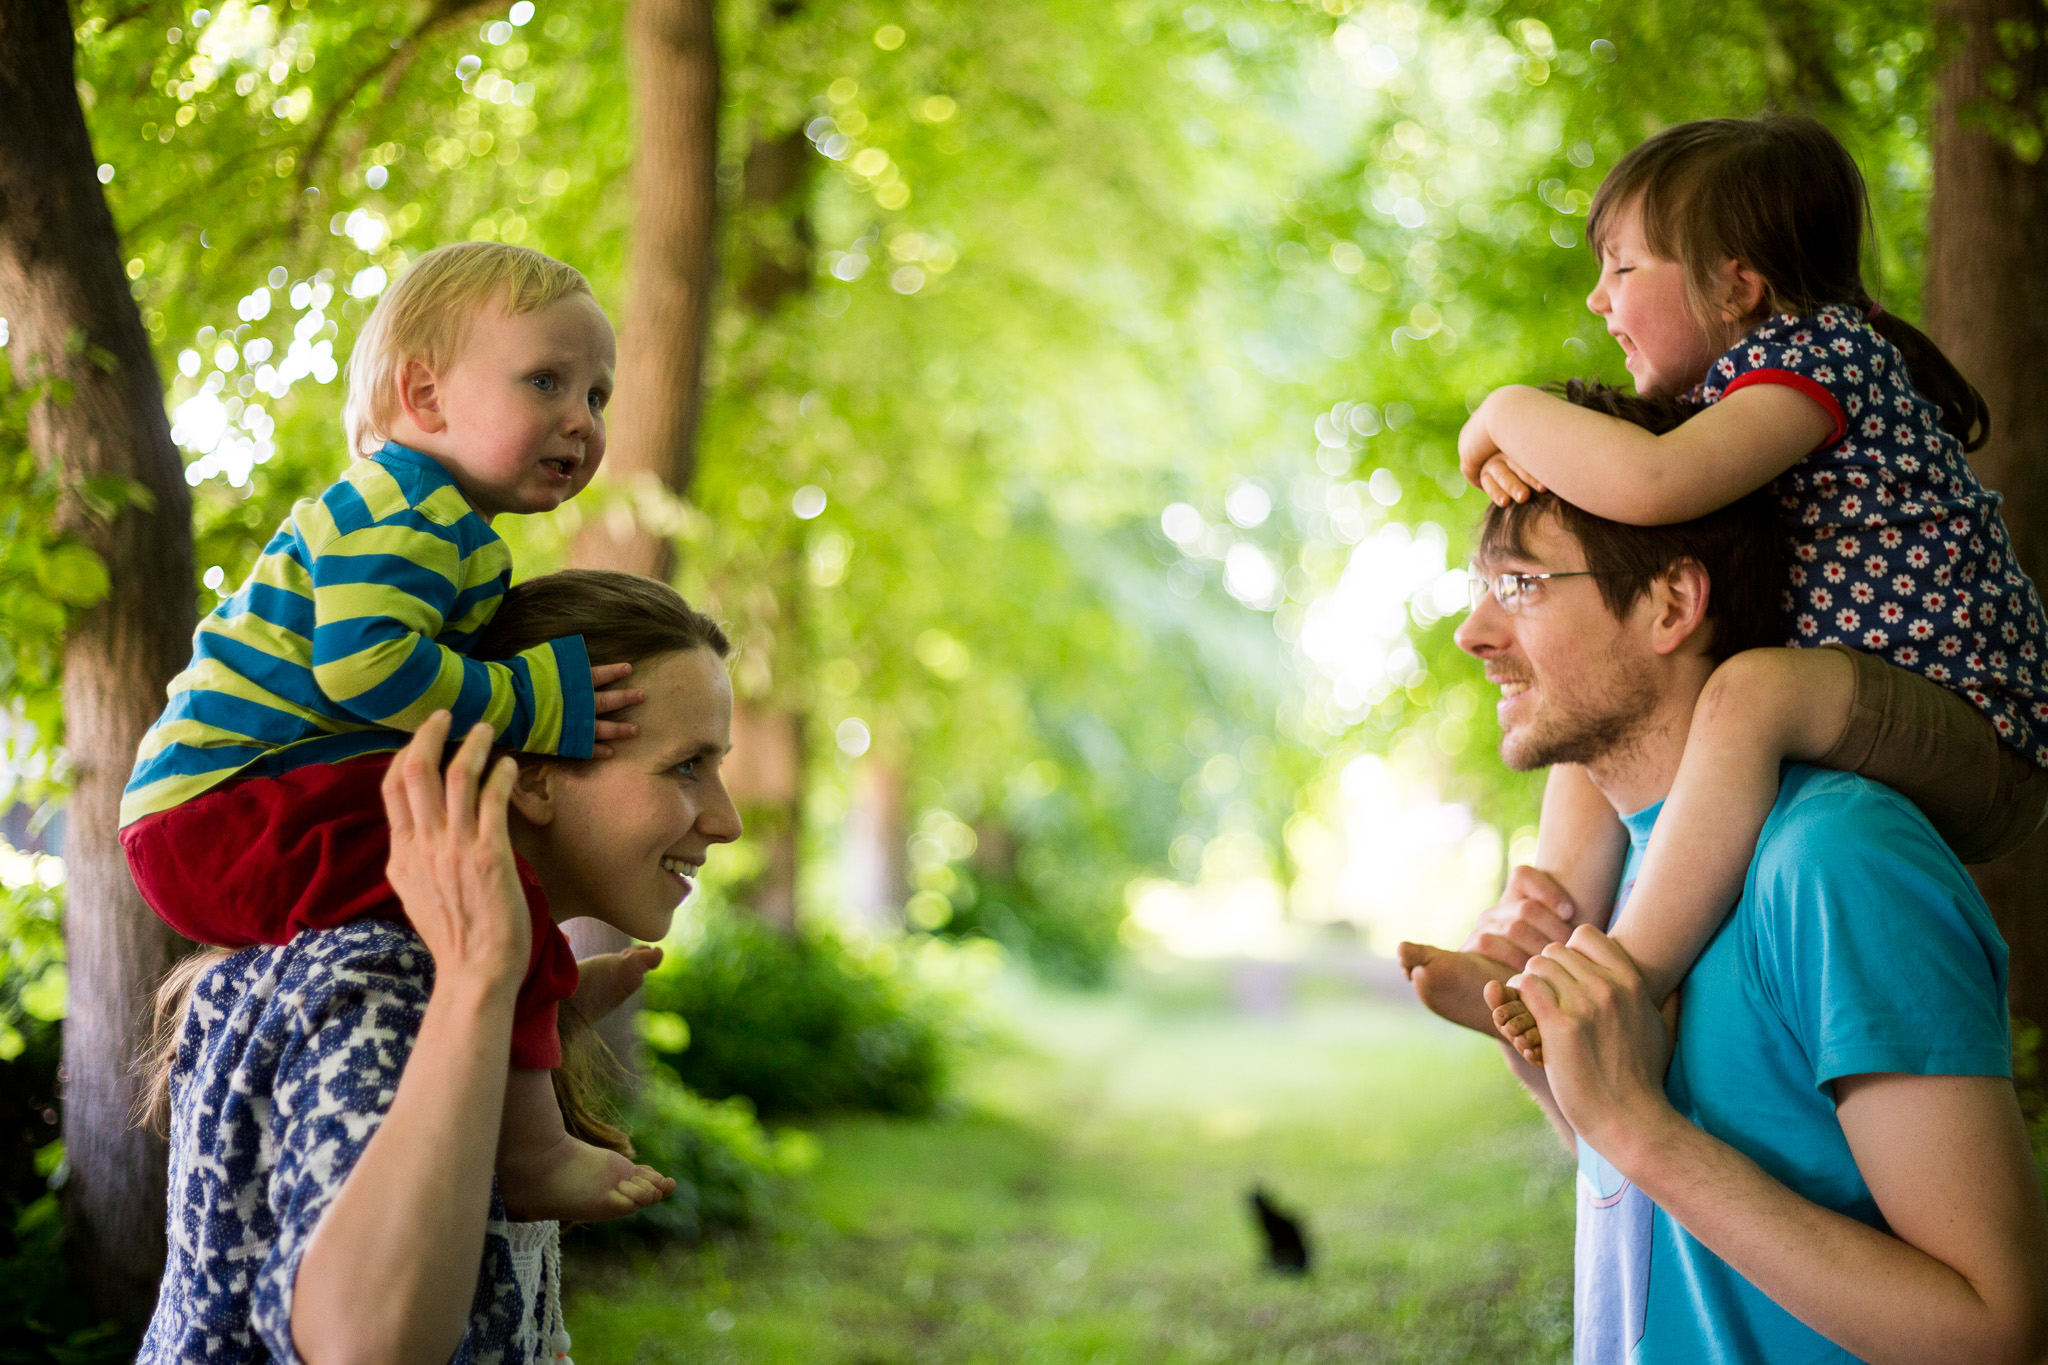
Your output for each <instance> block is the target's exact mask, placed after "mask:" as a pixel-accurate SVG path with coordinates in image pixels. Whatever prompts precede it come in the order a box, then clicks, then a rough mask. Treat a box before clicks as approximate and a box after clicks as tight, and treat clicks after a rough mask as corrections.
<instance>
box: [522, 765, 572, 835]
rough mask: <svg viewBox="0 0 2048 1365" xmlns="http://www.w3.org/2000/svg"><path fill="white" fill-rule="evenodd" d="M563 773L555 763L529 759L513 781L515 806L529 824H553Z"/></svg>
mask: <svg viewBox="0 0 2048 1365" xmlns="http://www.w3.org/2000/svg"><path fill="white" fill-rule="evenodd" d="M561 790H562V775H561V774H560V773H559V772H557V771H556V770H555V766H554V764H552V763H536V762H531V761H529V762H526V763H521V764H520V765H519V776H518V777H517V778H515V779H514V780H513V782H512V809H513V810H515V811H517V812H519V816H520V818H521V819H523V820H525V821H526V823H527V824H529V825H548V824H553V823H554V819H555V803H556V801H557V800H558V799H559V798H560V796H561Z"/></svg>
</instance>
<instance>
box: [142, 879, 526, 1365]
mask: <svg viewBox="0 0 2048 1365" xmlns="http://www.w3.org/2000/svg"><path fill="white" fill-rule="evenodd" d="M433 973H434V964H433V959H432V957H431V956H430V955H429V954H428V952H427V950H426V947H425V945H424V944H422V943H421V942H420V940H419V938H418V936H417V935H415V934H414V933H413V932H412V931H411V930H410V929H408V928H406V927H404V926H402V925H397V924H391V923H387V922H385V921H383V920H374V919H366V920H357V921H356V922H354V923H352V924H347V925H343V926H342V927H340V928H338V929H312V930H308V931H306V932H305V933H302V934H300V935H299V936H298V937H296V938H294V939H293V940H292V941H291V942H290V943H288V944H286V945H285V946H283V947H262V948H249V949H245V950H244V951H242V952H240V953H237V954H235V955H234V956H233V957H230V958H228V959H226V960H225V961H223V962H222V963H220V964H219V965H218V966H216V967H214V968H213V969H212V970H210V971H208V972H206V973H205V974H204V975H202V976H201V977H200V978H199V981H198V984H197V985H196V986H195V987H194V989H193V992H192V1001H191V1004H190V1006H189V1007H188V1008H187V1010H186V1012H185V1021H184V1024H183V1026H182V1028H181V1031H180V1035H179V1039H178V1057H177V1062H176V1066H175V1069H174V1071H173V1073H172V1083H171V1084H172V1088H171V1162H170V1200H169V1204H170V1246H169V1256H168V1257H167V1259H166V1263H165V1266H164V1278H163V1286H162V1288H161V1289H160V1290H159V1292H158V1296H157V1304H156V1313H155V1316H154V1317H153V1318H152V1319H151V1320H150V1324H149V1332H148V1335H147V1336H146V1337H145V1338H144V1340H143V1345H142V1353H141V1355H140V1356H139V1357H137V1360H138V1365H171V1362H178V1363H179V1365H186V1363H187V1362H193V1363H194V1365H198V1363H201V1362H203V1363H204V1365H218V1363H224V1362H235V1365H245V1363H252V1362H258V1361H281V1362H294V1363H295V1362H297V1361H298V1360H299V1356H298V1353H297V1352H296V1351H295V1350H294V1348H293V1345H292V1334H291V1315H292V1290H293V1282H294V1280H295V1279H296V1278H297V1276H298V1271H299V1262H300V1261H301V1260H302V1259H303V1258H304V1256H305V1253H306V1245H307V1243H308V1242H309V1241H310V1240H311V1238H312V1235H313V1230H314V1228H315V1227H316V1226H318V1224H319V1221H320V1216H321V1214H323V1213H324V1212H326V1210H327V1207H328V1205H330V1204H331V1203H333V1202H334V1197H335V1195H336V1194H338V1193H340V1191H341V1187H342V1183H343V1182H344V1181H346V1180H347V1179H348V1176H349V1172H350V1171H352V1170H353V1169H354V1168H355V1164H356V1162H357V1161H358V1160H360V1159H361V1157H362V1154H363V1149H364V1148H365V1147H367V1146H368V1145H369V1141H370V1137H371V1135H372V1134H374V1133H375V1132H376V1131H377V1127H378V1125H379V1124H380V1123H382V1122H383V1120H384V1115H385V1114H386V1113H387V1112H389V1110H390V1108H391V1102H392V1099H393V1097H394V1096H395V1094H396V1092H397V1089H398V1078H399V1075H400V1073H401V1072H402V1071H403V1070H404V1069H405V1062H406V1058H407V1057H409V1056H410V1055H411V1053H412V1046H413V1042H414V1040H415V1039H416V1038H417V1037H418V1036H419V1028H420V1019H421V1016H422V1015H423V1014H424V1013H425V1011H426V1007H427V996H428V994H429V992H430V991H431V990H432V987H433ZM533 1226H534V1225H531V1224H526V1225H513V1224H508V1223H507V1222H506V1221H505V1210H504V1206H503V1205H502V1204H501V1203H500V1202H499V1200H498V1196H497V1192H496V1190H495V1188H494V1189H493V1191H492V1194H491V1212H490V1221H489V1223H488V1225H487V1228H486V1232H485V1236H484V1254H483V1261H482V1264H481V1266H480V1267H479V1268H478V1273H477V1285H476V1296H475V1298H474V1299H473V1300H472V1302H471V1306H470V1319H469V1329H468V1331H467V1332H466V1333H465V1334H464V1336H463V1338H462V1342H461V1345H460V1346H459V1347H458V1348H457V1349H456V1352H455V1354H454V1356H453V1358H452V1365H518V1363H523V1362H529V1361H542V1360H551V1359H553V1358H554V1357H555V1355H556V1344H557V1343H556V1339H555V1333H554V1330H553V1329H554V1325H555V1324H554V1323H553V1322H552V1320H551V1315H552V1313H553V1312H554V1308H555V1304H556V1303H557V1302H558V1301H559V1295H560V1283H559V1280H556V1279H553V1278H552V1275H550V1277H549V1279H548V1280H546V1281H544V1282H542V1283H539V1284H537V1285H532V1286H531V1287H530V1288H528V1287H522V1285H521V1280H522V1278H524V1279H527V1280H528V1281H529V1282H530V1281H531V1276H524V1277H522V1276H521V1275H520V1274H519V1273H518V1270H519V1267H518V1266H517V1265H515V1255H514V1248H513V1238H514V1234H515V1233H517V1232H519V1231H522V1230H523V1229H525V1228H530V1227H533ZM366 1311H367V1309H366Z"/></svg>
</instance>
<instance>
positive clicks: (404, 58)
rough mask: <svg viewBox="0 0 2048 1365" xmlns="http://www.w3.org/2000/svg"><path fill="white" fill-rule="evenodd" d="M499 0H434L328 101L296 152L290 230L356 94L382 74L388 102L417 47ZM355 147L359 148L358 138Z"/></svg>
mask: <svg viewBox="0 0 2048 1365" xmlns="http://www.w3.org/2000/svg"><path fill="white" fill-rule="evenodd" d="M503 3H504V0H435V4H434V7H433V8H432V9H431V10H428V11H427V13H426V16H425V17H424V18H422V19H421V20H420V21H419V23H417V24H415V25H414V26H413V30H412V32H410V33H408V34H407V35H406V36H405V37H404V38H402V39H400V40H399V41H398V43H397V45H396V46H394V47H392V48H391V49H390V50H389V51H387V52H386V53H385V54H384V55H383V56H382V57H380V58H378V59H377V60H376V61H374V62H372V63H370V64H369V65H368V66H366V67H364V68H363V69H362V70H361V71H358V72H357V73H356V75H355V78H354V79H353V80H351V81H350V82H349V83H348V85H347V87H346V88H345V89H343V90H342V91H341V92H340V93H339V94H338V95H337V96H336V97H335V98H334V99H333V100H332V101H331V102H329V104H328V106H327V111H326V113H325V114H323V115H322V116H321V119H320V124H319V126H318V127H317V128H315V129H314V130H313V135H312V136H311V137H309V138H308V139H306V142H305V145H304V146H303V147H302V148H301V149H300V152H299V194H298V197H297V199H296V200H295V202H294V203H293V205H292V221H291V227H290V229H289V230H290V231H291V232H296V231H297V230H298V227H299V223H300V221H301V220H302V218H303V217H304V215H305V192H306V190H307V189H309V188H311V186H312V184H313V170H314V167H315V166H316V165H318V163H319V161H320V159H321V157H322V156H324V155H325V153H326V151H327V144H328V142H329V141H330V140H331V139H332V138H333V136H334V132H335V128H336V127H337V126H338V125H339V124H340V122H341V119H342V116H343V115H344V114H346V113H347V112H348V111H349V108H350V106H352V105H353V104H354V103H355V101H356V97H357V96H358V95H360V94H362V93H363V89H364V87H366V86H368V85H369V84H370V82H371V81H374V80H377V79H378V78H379V77H382V78H383V86H382V88H381V89H380V90H379V91H378V101H379V103H382V102H385V101H388V100H389V99H390V98H391V96H392V95H393V94H394V93H395V92H396V91H397V89H398V83H399V82H400V81H402V80H403V79H405V73H406V72H407V71H408V70H410V69H411V67H412V64H413V62H414V60H416V59H417V58H418V56H419V50H420V46H421V45H422V44H423V43H425V42H426V41H427V39H429V38H431V37H433V36H434V35H435V34H436V33H438V32H440V31H441V30H442V29H444V28H446V27H448V26H449V25H451V24H454V23H457V22H459V21H461V20H463V19H467V18H469V17H470V16H472V15H475V14H478V13H481V12H482V11H485V10H490V9H496V8H498V7H499V6H500V5H501V4H503ZM357 146H358V147H359V148H360V146H361V143H360V141H359V142H358V144H357Z"/></svg>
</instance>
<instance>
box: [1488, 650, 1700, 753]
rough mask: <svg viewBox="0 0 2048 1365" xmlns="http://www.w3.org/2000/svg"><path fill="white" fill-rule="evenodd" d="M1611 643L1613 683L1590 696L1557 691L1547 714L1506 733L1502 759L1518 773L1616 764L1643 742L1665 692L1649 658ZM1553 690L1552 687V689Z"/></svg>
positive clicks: (1608, 665)
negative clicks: (1563, 766)
mask: <svg viewBox="0 0 2048 1365" xmlns="http://www.w3.org/2000/svg"><path fill="white" fill-rule="evenodd" d="M1621 644H1622V641H1621V640H1616V641H1615V642H1614V643H1613V644H1612V645H1610V646H1609V648H1608V652H1607V658H1606V660H1605V666H1604V667H1603V668H1602V670H1601V672H1602V674H1603V675H1604V677H1605V678H1606V680H1607V685H1606V686H1605V687H1603V688H1601V690H1600V691H1599V692H1598V693H1597V694H1590V693H1588V692H1587V691H1586V690H1585V689H1583V688H1576V689H1572V690H1570V691H1569V692H1563V693H1558V692H1553V693H1552V696H1553V702H1552V706H1551V708H1550V710H1549V711H1548V712H1547V714H1545V715H1542V716H1539V717H1537V718H1536V719H1535V720H1534V721H1533V722H1532V723H1531V724H1529V725H1526V726H1524V727H1522V729H1521V730H1520V731H1518V732H1516V733H1513V734H1508V735H1503V736H1502V737H1501V742H1500V758H1501V762H1502V763H1504V764H1506V765H1507V766H1508V767H1509V768H1510V769H1512V770H1513V771H1515V772H1530V771H1532V770H1534V769H1537V768H1548V767H1551V766H1553V765H1555V764H1559V763H1576V764H1579V765H1581V766H1584V767H1600V766H1608V765H1612V764H1613V763H1614V762H1615V761H1616V760H1619V759H1623V758H1625V757H1626V756H1627V754H1628V752H1629V751H1630V750H1631V749H1632V748H1634V747H1635V746H1636V745H1637V744H1639V743H1640V742H1641V740H1642V734H1643V727H1644V722H1646V721H1647V720H1648V719H1649V718H1650V716H1651V715H1652V714H1653V713H1654V712H1655V711H1656V709H1657V702H1658V698H1659V695H1660V694H1659V692H1658V687H1657V679H1656V677H1655V670H1654V668H1653V666H1652V664H1651V662H1650V661H1649V660H1648V659H1643V658H1638V657H1635V656H1634V655H1632V654H1630V653H1628V652H1625V651H1624V650H1623V649H1622V648H1620V646H1621ZM1546 690H1549V689H1546Z"/></svg>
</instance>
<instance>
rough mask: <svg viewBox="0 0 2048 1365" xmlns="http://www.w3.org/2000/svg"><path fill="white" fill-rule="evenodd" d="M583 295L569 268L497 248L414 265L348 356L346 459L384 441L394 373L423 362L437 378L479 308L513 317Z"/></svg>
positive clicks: (445, 250)
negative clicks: (497, 306) (499, 308)
mask: <svg viewBox="0 0 2048 1365" xmlns="http://www.w3.org/2000/svg"><path fill="white" fill-rule="evenodd" d="M589 293H590V282H589V281H588V280H586V279H584V278H583V273H582V272H581V271H579V270H577V269H576V268H575V267H574V266H570V265H564V264H563V263H562V262H560V261H558V260H556V259H555V258H554V257H552V256H545V255H542V254H541V253H540V252H538V251H533V250H531V249H529V248H527V247H523V246H507V245H505V244H504V243H502V242H456V243H454V244H453V245H450V246H441V247H435V248H434V249H433V250H432V251H429V252H428V253H427V254H426V255H424V256H422V257H420V258H419V259H418V260H417V261H414V262H413V264H412V268H411V269H410V270H408V271H406V272H405V274H404V275H403V276H401V277H400V279H399V281H398V283H397V284H395V285H393V286H392V287H391V288H390V289H388V290H386V291H385V293H384V297H383V298H381V299H379V300H377V306H376V308H375V309H373V310H371V313H370V320H369V321H368V322H366V323H364V324H363V330H362V331H361V333H359V334H358V335H357V337H356V345H355V349H354V350H353V351H351V352H350V353H349V357H348V400H347V402H346V404H345V405H344V406H343V408H342V427H343V429H344V430H345V431H346V432H347V434H348V451H349V454H350V455H373V454H375V453H376V452H377V448H378V447H379V446H381V445H383V444H384V442H385V440H386V439H387V438H388V437H389V436H390V427H391V422H392V419H393V418H394V417H396V416H397V412H398V371H399V368H400V367H401V366H402V365H404V364H405V362H406V361H408V360H423V361H425V362H426V363H427V365H428V366H429V367H430V368H432V369H433V370H435V371H436V372H437V373H438V372H440V371H442V370H445V369H446V368H447V366H448V365H449V364H450V363H451V362H453V361H454V359H455V357H456V355H457V354H458V353H459V352H460V351H461V350H462V345H463V343H464V342H465V341H467V340H468V339H469V328H470V324H471V323H472V322H474V321H475V320H476V312H477V310H478V309H479V308H482V307H483V306H485V305H486V304H490V303H495V302H500V301H502V302H503V304H504V308H505V311H506V312H507V313H508V314H512V315H514V316H516V315H518V314H520V313H531V312H533V311H534V310H535V309H536V308H545V307H547V306H548V305H549V304H551V303H555V302H558V301H559V300H562V299H565V298H568V297H569V296H570V295H572V294H585V295H587V294H589Z"/></svg>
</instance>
